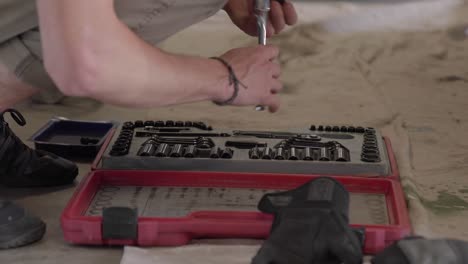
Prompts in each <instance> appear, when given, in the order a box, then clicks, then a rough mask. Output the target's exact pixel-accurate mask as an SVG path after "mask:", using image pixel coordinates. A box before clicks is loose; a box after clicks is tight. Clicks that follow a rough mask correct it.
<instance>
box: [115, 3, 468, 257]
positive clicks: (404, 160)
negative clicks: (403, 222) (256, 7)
mask: <svg viewBox="0 0 468 264" xmlns="http://www.w3.org/2000/svg"><path fill="white" fill-rule="evenodd" d="M298 7H299V13H300V14H301V16H300V17H301V23H300V25H299V26H297V27H294V28H292V29H289V30H288V32H287V33H285V34H281V35H280V36H278V37H275V38H274V39H273V40H272V41H271V43H273V44H275V45H278V46H279V47H280V48H281V57H280V58H281V63H282V66H283V71H284V74H283V80H284V83H285V92H284V93H283V97H282V100H283V108H282V110H281V111H280V112H279V113H278V114H276V115H274V116H265V115H264V114H258V113H252V112H250V111H249V110H248V109H247V110H246V109H235V110H232V109H229V110H228V109H226V111H223V110H221V111H220V112H219V113H218V115H219V116H224V117H225V120H226V121H221V120H219V119H217V120H216V122H217V123H220V124H223V125H225V126H229V125H231V126H239V125H240V126H247V125H249V124H251V123H252V122H255V123H256V124H257V126H258V127H260V128H268V127H270V126H271V125H272V124H274V126H275V127H278V126H279V127H290V126H300V125H302V124H304V123H314V122H315V123H321V122H325V123H326V122H336V123H340V124H352V123H360V124H366V125H370V126H376V127H378V128H379V129H381V130H382V131H383V133H384V134H385V135H386V136H389V137H390V138H391V140H392V142H393V145H394V147H395V152H396V154H397V159H398V163H399V167H400V170H401V175H402V179H403V184H404V188H405V191H406V195H407V199H408V205H409V210H410V217H411V221H412V224H413V228H414V230H415V233H416V234H418V235H423V236H426V237H430V238H435V237H451V238H459V239H468V226H467V225H466V224H465V222H466V219H467V217H468V211H467V210H468V202H467V201H468V177H467V173H468V150H467V149H466V146H467V144H468V139H467V138H466V129H467V128H468V124H467V121H468V119H467V114H468V103H467V99H468V89H467V88H468V31H467V28H468V4H467V3H466V2H465V3H464V2H463V1H450V0H447V1H414V2H409V3H399V4H394V5H383V4H363V5H360V4H352V3H343V2H341V3H336V4H329V3H327V4H324V3H318V4H313V5H310V4H299V6H298ZM223 21H224V17H222V16H221V15H218V16H215V17H213V18H211V19H210V20H209V21H206V22H205V23H202V24H200V25H197V26H195V27H193V28H191V29H189V30H187V31H185V32H182V33H181V34H179V35H177V36H175V37H173V38H171V39H169V40H168V41H166V42H165V43H164V44H163V45H162V47H163V48H165V49H167V50H173V51H177V52H186V53H189V54H196V53H194V52H197V53H198V54H202V55H207V56H208V55H213V53H215V54H216V53H222V52H223V51H225V50H226V49H227V48H230V47H236V46H241V45H255V40H252V39H251V38H248V37H245V36H244V35H243V34H242V33H240V32H236V31H235V30H233V31H231V32H232V33H230V34H225V33H222V35H221V34H219V33H217V32H219V31H220V30H223V29H224V32H225V31H226V29H228V28H229V26H227V24H225V23H222V22H223ZM195 35H198V36H199V41H197V42H195V43H190V44H187V41H184V39H191V38H194V37H195ZM188 45H190V46H192V47H193V45H195V47H196V48H195V49H188ZM188 51H190V52H188ZM192 109H193V110H194V111H196V110H197V108H196V107H194V108H192ZM199 115H200V117H201V118H208V119H211V118H212V115H211V114H208V113H199ZM213 121H215V120H213ZM234 243H239V244H241V245H242V243H243V242H239V241H237V242H234ZM253 249H255V246H244V245H243V246H241V247H225V246H222V247H207V246H205V247H200V246H189V247H186V248H179V249H154V250H150V251H146V250H143V251H142V250H141V249H135V248H127V249H126V253H125V255H124V258H123V260H122V263H125V264H130V263H136V262H135V261H143V263H182V262H183V261H181V259H183V257H190V256H194V257H195V256H200V255H208V254H207V253H208V252H217V253H220V254H222V255H224V256H226V257H225V258H224V262H225V263H246V262H247V261H248V259H249V258H248V256H250V255H252V252H255V251H254V250H253ZM232 250H234V251H235V252H236V253H232ZM237 251H240V252H242V253H240V252H237ZM229 252H231V253H229ZM214 255H217V254H214ZM241 255H242V256H243V257H241ZM245 256H247V257H245ZM205 260H206V261H207V262H208V263H216V262H217V260H216V258H215V257H213V258H209V257H207V258H206V259H205ZM145 261H147V262H145ZM140 263H142V262H140ZM194 263H195V262H194Z"/></svg>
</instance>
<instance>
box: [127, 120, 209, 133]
mask: <svg viewBox="0 0 468 264" xmlns="http://www.w3.org/2000/svg"><path fill="white" fill-rule="evenodd" d="M128 123H131V122H128ZM134 125H135V128H144V129H145V130H161V129H165V128H198V129H200V130H206V131H211V130H213V128H212V127H210V126H208V125H206V124H205V123H203V122H192V121H185V122H184V121H172V120H167V121H162V120H159V121H142V120H137V121H135V124H134ZM180 130H184V129H180ZM185 130H186V129H185Z"/></svg>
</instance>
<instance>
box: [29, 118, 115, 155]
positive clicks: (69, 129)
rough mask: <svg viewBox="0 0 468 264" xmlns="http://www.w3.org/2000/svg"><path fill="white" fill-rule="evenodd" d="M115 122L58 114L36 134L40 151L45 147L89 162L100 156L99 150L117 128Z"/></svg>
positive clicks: (59, 153) (36, 142)
mask: <svg viewBox="0 0 468 264" xmlns="http://www.w3.org/2000/svg"><path fill="white" fill-rule="evenodd" d="M117 125H118V124H117V123H116V122H112V121H82V120H70V119H66V118H62V117H57V118H53V119H51V120H49V122H47V123H46V124H45V125H44V126H43V127H42V128H40V129H39V130H38V131H37V132H36V133H34V134H33V135H32V136H31V138H30V140H31V141H34V145H35V148H36V149H37V150H44V151H47V152H51V153H54V154H56V155H59V156H61V157H65V158H68V159H72V160H80V161H87V160H92V159H94V158H95V157H96V155H97V154H98V152H99V149H100V148H101V147H102V146H103V145H104V142H105V140H106V138H108V137H109V136H110V135H111V134H112V133H113V131H114V130H115V129H116V127H117Z"/></svg>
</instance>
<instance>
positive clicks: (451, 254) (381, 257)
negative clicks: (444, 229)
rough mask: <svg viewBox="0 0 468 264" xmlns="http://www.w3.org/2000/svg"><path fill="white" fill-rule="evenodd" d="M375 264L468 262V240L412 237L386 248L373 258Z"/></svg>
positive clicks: (464, 263)
mask: <svg viewBox="0 0 468 264" xmlns="http://www.w3.org/2000/svg"><path fill="white" fill-rule="evenodd" d="M372 263H374V264H422V263H424V264H466V263H468V242H465V241H460V240H450V239H439V240H427V239H424V238H421V237H410V238H406V239H403V240H400V241H398V242H396V243H394V244H392V245H391V246H389V247H387V248H386V249H384V250H383V251H382V252H380V253H379V254H378V255H376V256H375V258H374V259H373V260H372Z"/></svg>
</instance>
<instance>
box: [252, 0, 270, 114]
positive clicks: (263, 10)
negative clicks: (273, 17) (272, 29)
mask: <svg viewBox="0 0 468 264" xmlns="http://www.w3.org/2000/svg"><path fill="white" fill-rule="evenodd" d="M269 13H270V0H255V16H256V17H257V32H258V44H260V45H266V41H267V25H268V14H269ZM255 110H257V111H263V110H265V107H264V106H263V105H257V107H256V108H255Z"/></svg>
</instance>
